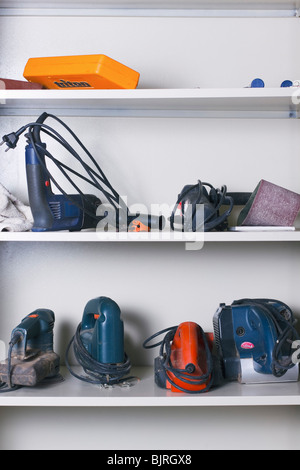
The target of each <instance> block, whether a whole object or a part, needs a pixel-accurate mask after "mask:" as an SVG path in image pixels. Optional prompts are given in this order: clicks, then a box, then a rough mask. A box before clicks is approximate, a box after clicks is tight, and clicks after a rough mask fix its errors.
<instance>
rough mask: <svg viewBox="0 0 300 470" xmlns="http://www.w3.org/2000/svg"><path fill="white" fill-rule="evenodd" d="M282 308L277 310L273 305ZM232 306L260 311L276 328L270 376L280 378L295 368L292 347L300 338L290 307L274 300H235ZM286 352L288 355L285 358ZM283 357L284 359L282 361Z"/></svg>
mask: <svg viewBox="0 0 300 470" xmlns="http://www.w3.org/2000/svg"><path fill="white" fill-rule="evenodd" d="M273 304H277V305H280V306H282V308H281V309H280V310H279V309H278V308H277V307H276V306H275V305H273ZM232 305H251V306H254V307H259V308H260V309H262V310H263V311H264V312H265V313H266V315H268V316H269V318H271V320H272V321H273V324H274V326H275V328H276V331H277V334H278V338H277V340H276V343H275V346H274V348H273V351H272V374H273V375H274V376H275V377H282V376H283V375H284V374H285V373H286V372H287V371H288V370H289V369H291V368H292V367H294V366H295V363H294V362H293V361H292V355H293V354H292V353H291V350H292V345H293V343H294V341H299V340H300V336H299V334H298V332H297V330H296V328H295V327H294V325H295V323H296V320H295V318H294V314H293V312H292V310H291V309H290V307H289V306H288V305H286V304H285V303H283V302H281V301H279V300H275V299H263V298H259V299H247V298H245V299H240V300H235V301H234V302H233V303H232ZM286 351H289V354H288V355H287V356H286ZM283 356H285V358H284V359H283Z"/></svg>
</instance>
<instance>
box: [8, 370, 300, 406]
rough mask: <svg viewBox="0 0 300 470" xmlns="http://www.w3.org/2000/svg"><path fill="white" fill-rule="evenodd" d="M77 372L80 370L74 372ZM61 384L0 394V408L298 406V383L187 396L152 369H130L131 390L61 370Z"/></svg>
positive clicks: (238, 387) (220, 389)
mask: <svg viewBox="0 0 300 470" xmlns="http://www.w3.org/2000/svg"><path fill="white" fill-rule="evenodd" d="M75 371H76V373H81V369H80V368H79V370H76V368H75ZM61 374H62V376H63V378H64V381H62V382H59V383H56V384H51V385H50V384H48V385H47V386H45V385H39V386H37V387H34V388H29V387H28V388H25V387H23V388H20V389H19V390H16V391H14V392H9V393H2V394H0V406H34V407H36V406H37V407H38V406H41V407H52V406H53V407H54V406H56V407H72V406H73V407H102V406H103V407H110V406H112V407H113V406H114V407H117V406H121V407H126V406H131V407H154V406H157V407H159V406H164V407H169V406H196V407H199V406H287V405H300V382H293V383H274V384H258V385H254V384H253V385H244V384H238V383H227V384H225V385H222V386H220V387H218V388H216V389H214V390H210V391H209V392H206V393H204V394H199V395H189V394H186V393H174V392H169V391H166V390H164V389H160V388H159V387H158V386H157V385H156V384H155V382H154V375H153V368H152V367H140V368H133V370H132V374H133V375H136V376H137V377H139V379H140V380H139V381H138V382H137V383H135V384H134V385H133V386H131V387H120V386H115V387H113V388H101V387H98V386H96V385H91V384H88V383H86V382H82V381H80V380H78V379H76V378H75V377H73V376H72V375H70V373H69V371H68V370H67V369H66V368H64V367H62V368H61Z"/></svg>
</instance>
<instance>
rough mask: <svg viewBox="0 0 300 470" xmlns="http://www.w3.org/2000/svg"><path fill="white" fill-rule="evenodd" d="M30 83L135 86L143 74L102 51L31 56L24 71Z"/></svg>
mask: <svg viewBox="0 0 300 470" xmlns="http://www.w3.org/2000/svg"><path fill="white" fill-rule="evenodd" d="M23 75H24V77H25V78H26V79H27V80H28V81H29V82H35V83H40V84H41V85H43V87H45V88H51V89H53V88H54V89H64V90H67V89H69V90H74V89H89V88H97V89H116V88H117V89H120V88H130V89H133V88H136V87H137V84H138V81H139V77H140V74H139V73H138V72H136V71H135V70H132V69H131V68H129V67H127V66H126V65H123V64H121V63H120V62H117V61H116V60H114V59H111V58H110V57H107V56H106V55H103V54H92V55H74V56H61V57H36V58H30V59H28V61H27V64H26V66H25V69H24V73H23Z"/></svg>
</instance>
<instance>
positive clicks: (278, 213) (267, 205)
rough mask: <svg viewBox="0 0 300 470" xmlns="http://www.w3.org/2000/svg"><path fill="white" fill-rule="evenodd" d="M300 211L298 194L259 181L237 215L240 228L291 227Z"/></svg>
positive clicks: (299, 196)
mask: <svg viewBox="0 0 300 470" xmlns="http://www.w3.org/2000/svg"><path fill="white" fill-rule="evenodd" d="M299 210H300V194H297V193H295V192H293V191H290V190H288V189H285V188H283V187H281V186H278V185H276V184H273V183H270V182H268V181H265V180H261V181H260V182H259V184H258V185H257V186H256V188H255V190H254V191H253V193H252V194H251V196H250V198H249V200H248V202H247V204H246V205H245V207H244V208H243V209H242V211H241V212H240V214H239V217H238V220H237V225H241V226H253V225H256V226H283V227H284V226H286V227H289V226H292V225H293V224H294V222H295V219H296V217H297V215H298V213H299Z"/></svg>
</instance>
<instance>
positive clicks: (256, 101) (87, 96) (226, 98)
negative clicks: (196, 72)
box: [0, 87, 300, 118]
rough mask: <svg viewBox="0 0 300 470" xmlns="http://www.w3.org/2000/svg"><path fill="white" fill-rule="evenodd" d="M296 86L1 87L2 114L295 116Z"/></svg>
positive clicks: (211, 116)
mask: <svg viewBox="0 0 300 470" xmlns="http://www.w3.org/2000/svg"><path fill="white" fill-rule="evenodd" d="M299 95H300V88H290V87H288V88H225V89H224V88H210V89H201V88H194V89H135V90H94V89H93V90H79V89H77V90H74V89H71V88H70V89H66V90H0V115H1V116H14V115H16V116H18V115H21V116H31V115H35V114H40V113H41V112H43V111H45V110H46V111H47V112H52V113H53V114H56V115H60V116H62V115H64V116H100V117H101V116H107V117H110V116H111V117H196V118H197V117H198V118H226V117H228V118H233V117H237V118H299V111H300V104H299V102H300V98H299Z"/></svg>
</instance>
